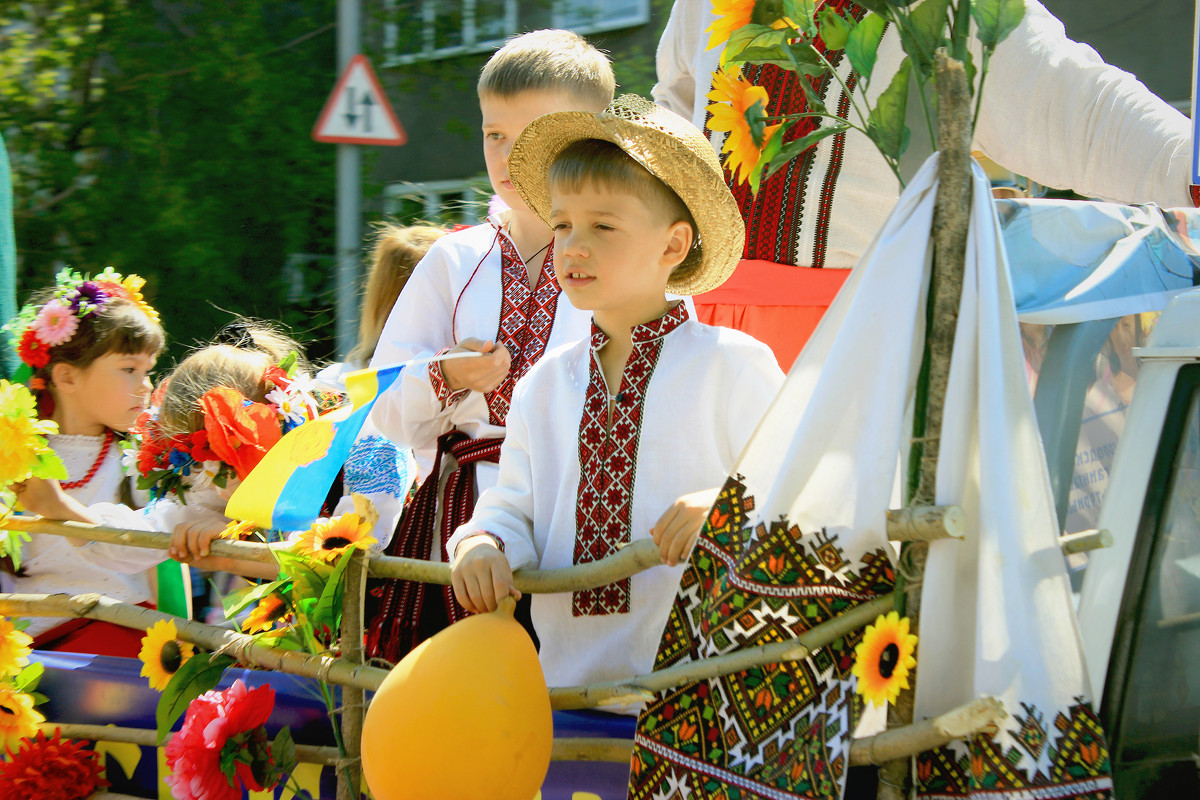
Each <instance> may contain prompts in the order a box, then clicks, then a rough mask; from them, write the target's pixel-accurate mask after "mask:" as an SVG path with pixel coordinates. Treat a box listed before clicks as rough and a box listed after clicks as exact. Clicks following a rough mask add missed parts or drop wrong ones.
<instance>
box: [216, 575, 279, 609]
mask: <svg viewBox="0 0 1200 800" xmlns="http://www.w3.org/2000/svg"><path fill="white" fill-rule="evenodd" d="M290 583H291V579H290V578H281V579H280V580H277V581H271V582H270V583H262V584H259V585H258V586H247V587H246V588H245V589H239V590H238V591H236V592H230V593H229V594H227V595H225V596H224V597H222V598H221V605H222V606H223V607H224V609H225V619H233V618H234V616H235V615H237V613H238V612H239V611H241V610H242V609H244V608H246V607H247V606H249V605H250V604H251V603H257V602H258V601H259V600H261V599H263V598H264V597H266V596H267V595H269V594H271V593H272V592H274V591H275V590H276V589H281V588H282V589H283V590H284V591H286V585H287V584H290Z"/></svg>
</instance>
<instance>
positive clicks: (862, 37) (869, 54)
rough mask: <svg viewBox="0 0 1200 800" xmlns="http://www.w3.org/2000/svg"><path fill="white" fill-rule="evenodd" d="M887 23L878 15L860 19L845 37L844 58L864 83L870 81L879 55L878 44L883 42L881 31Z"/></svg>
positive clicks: (869, 15)
mask: <svg viewBox="0 0 1200 800" xmlns="http://www.w3.org/2000/svg"><path fill="white" fill-rule="evenodd" d="M886 25H887V23H886V22H884V19H883V17H881V16H879V15H878V14H868V15H867V16H865V17H863V18H862V21H860V22H859V23H858V24H857V25H855V26H854V30H852V31H850V35H849V36H847V37H846V56H847V58H849V59H850V66H852V67H854V69H855V71H856V72H857V73H858V74H859V77H861V78H862V79H863V80H864V81H869V80H871V72H872V71H873V70H874V69H875V59H876V58H877V57H878V55H879V43H880V41H882V40H883V29H884V27H886Z"/></svg>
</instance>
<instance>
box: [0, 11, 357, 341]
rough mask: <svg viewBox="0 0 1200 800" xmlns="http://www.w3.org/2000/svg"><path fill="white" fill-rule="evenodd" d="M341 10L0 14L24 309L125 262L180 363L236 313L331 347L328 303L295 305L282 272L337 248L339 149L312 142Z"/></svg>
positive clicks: (0, 90) (2, 121)
mask: <svg viewBox="0 0 1200 800" xmlns="http://www.w3.org/2000/svg"><path fill="white" fill-rule="evenodd" d="M334 13H335V5H334V4H333V3H330V2H325V0H288V2H279V0H239V2H237V3H227V2H217V1H215V0H199V2H193V3H189V4H183V3H157V2H155V3H151V2H143V1H142V0H37V1H36V2H24V3H21V4H19V5H18V4H11V5H9V6H7V7H6V9H5V10H4V11H0V31H3V33H4V37H3V38H4V39H5V41H6V43H5V46H3V47H0V130H2V131H3V132H4V136H5V140H6V143H7V145H8V148H9V151H10V157H11V159H12V167H13V181H14V191H15V217H16V219H15V222H16V230H17V248H18V255H19V262H18V264H19V266H18V274H17V291H18V298H19V299H23V298H24V296H25V295H27V294H28V293H29V292H30V291H31V290H33V289H36V288H38V287H40V286H43V285H47V284H49V283H50V282H51V280H52V276H53V274H54V272H55V271H56V270H58V269H60V268H62V267H64V266H71V267H74V268H76V269H79V270H81V271H86V272H98V271H99V270H100V269H102V268H103V267H104V266H105V265H109V264H111V265H113V266H114V267H116V268H117V269H118V270H120V271H122V272H137V273H140V274H142V275H144V276H145V277H146V278H147V280H148V287H147V294H148V296H149V297H150V299H151V301H152V302H153V303H154V304H155V305H156V306H157V307H158V308H159V310H160V311H161V312H162V315H163V319H164V322H165V324H166V327H167V330H168V333H169V335H170V339H171V345H172V349H173V351H174V354H175V355H177V354H178V353H179V352H180V351H181V350H182V349H184V348H186V347H188V346H190V345H191V344H193V343H194V342H195V341H197V340H204V339H207V338H208V337H210V336H211V335H212V333H213V332H215V331H216V330H217V329H218V328H219V327H220V326H221V325H222V324H224V323H225V322H227V321H228V320H229V312H237V313H243V314H252V315H256V316H262V317H267V318H271V319H279V320H282V321H284V322H285V323H287V324H288V325H290V326H292V327H293V328H294V329H295V330H296V332H297V333H298V334H299V335H300V336H301V337H302V338H304V339H309V340H312V342H313V344H314V345H316V349H317V350H318V351H319V350H321V349H322V342H321V340H322V339H324V338H326V337H327V332H326V329H327V328H331V317H330V316H329V311H328V309H327V307H326V305H327V301H325V300H323V298H321V297H317V298H315V299H313V300H312V301H310V302H308V303H307V304H298V305H290V304H289V303H288V302H287V294H286V292H285V291H284V287H283V285H282V282H281V281H282V278H281V275H282V271H281V266H282V264H283V263H284V262H285V260H286V258H287V254H290V253H322V252H329V250H330V248H331V246H332V245H331V243H332V241H333V231H332V225H333V209H332V203H333V171H334V148H333V147H332V146H330V145H323V144H318V143H316V142H313V141H312V140H311V138H310V136H309V131H310V129H311V127H312V125H313V122H314V120H315V119H316V117H317V115H318V113H319V112H320V109H321V105H322V103H323V102H324V100H325V96H326V94H327V93H328V91H329V87H330V86H331V84H332V77H331V76H333V75H334V74H335V71H336V64H335V33H334V27H333V22H334ZM330 288H332V287H330ZM324 348H325V349H327V348H328V345H327V344H326V345H324ZM314 355H318V356H319V355H322V353H320V352H316V353H314Z"/></svg>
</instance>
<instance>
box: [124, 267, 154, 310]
mask: <svg viewBox="0 0 1200 800" xmlns="http://www.w3.org/2000/svg"><path fill="white" fill-rule="evenodd" d="M121 285H122V286H124V287H125V291H127V292H129V296H130V298H132V299H133V302H135V303H137V305H138V308H140V309H141V310H142V311H144V312H145V313H146V316H147V317H149V318H150V319H151V320H153V321H154V322H159V321H160V319H159V316H158V311H157V310H155V308H154V306H152V305H150V304H149V303H147V302H146V298H145V297H143V296H142V287H143V286H145V285H146V279H145V278H143V277H142V276H141V275H128V276H126V278H125V280H123V281H121Z"/></svg>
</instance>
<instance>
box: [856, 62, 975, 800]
mask: <svg viewBox="0 0 1200 800" xmlns="http://www.w3.org/2000/svg"><path fill="white" fill-rule="evenodd" d="M936 62H937V64H936V73H937V74H936V81H937V96H938V149H939V151H940V153H941V155H940V160H939V163H938V189H937V196H936V198H935V200H934V212H933V231H932V237H933V247H934V250H933V253H934V255H933V272H932V275H931V277H930V282H929V310H928V314H927V316H926V319H927V320H928V326H927V329H926V332H925V344H926V351H925V364H924V366H925V370H926V371H927V376H926V377H925V379H924V383H925V385H924V386H923V387H918V400H919V403H918V408H917V409H916V411H915V413H914V425H913V445H912V447H913V453H914V455H915V457H916V463H917V465H918V478H917V484H916V488H915V491H913V492H912V494H911V496H910V497H909V499H908V505H910V506H931V505H933V504H934V503H935V502H936V495H937V464H938V451H939V444H940V442H939V436H940V435H941V429H942V417H943V412H944V409H945V401H946V386H947V384H948V382H949V378H950V357H951V354H952V352H953V349H954V333H955V328H956V327H957V325H958V309H959V304H960V302H961V300H962V285H963V271H964V266H965V263H966V250H967V231H968V229H969V227H970V218H971V96H970V91H969V89H968V84H967V76H966V71H965V70H964V68H963V64H962V62H959V61H955V60H953V59H951V58H950V57H949V56H947V54H946V51H945V50H939V51H938V53H937V55H936ZM922 405H923V406H924V407H923V408H921V407H920V406H922ZM910 463H914V462H913V461H910ZM928 552H929V544H928V542H907V543H905V545H904V546H903V548H902V549H901V553H900V576H901V577H900V580H899V581H898V588H900V589H901V591H902V592H903V593H904V597H903V602H904V613H905V615H907V616H908V618H909V626H910V630H911V631H912V632H913V633H917V632H918V630H919V628H920V614H921V586H922V581H923V578H924V574H925V560H926V556H927V554H928ZM918 647H920V645H919V644H918ZM917 664H918V668H917V673H916V674H914V675H912V676H911V677H910V679H909V680H910V684H911V686H912V689H910V690H908V691H905V692H902V693H901V694H900V697H899V699H898V700H897V702H896V704H895V705H894V706H892V707H891V708H890V709H889V712H888V727H890V728H899V727H903V726H907V725H910V724H912V720H913V702H914V693H915V690H916V680H917V677H918V675H919V670H920V666H919V665H920V658H919V657H918V659H917ZM911 762H912V759H911V758H901V759H896V760H895V761H889V762H887V763H886V764H884V765H883V766H881V767H880V769H879V791H878V795H877V796H878V798H879V800H903V798H906V797H908V796H909V795H910V792H909V790H908V783H909V779H910V777H911V768H910V764H911Z"/></svg>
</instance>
